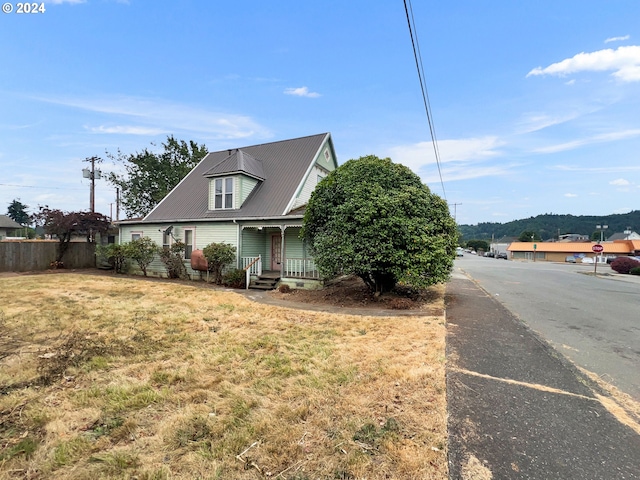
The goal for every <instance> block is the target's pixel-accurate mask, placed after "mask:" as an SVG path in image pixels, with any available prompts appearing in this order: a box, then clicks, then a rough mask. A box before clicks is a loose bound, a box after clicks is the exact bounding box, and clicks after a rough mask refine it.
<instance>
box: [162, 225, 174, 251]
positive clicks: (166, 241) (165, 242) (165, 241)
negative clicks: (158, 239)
mask: <svg viewBox="0 0 640 480" xmlns="http://www.w3.org/2000/svg"><path fill="white" fill-rule="evenodd" d="M171 243H172V242H171V233H169V232H167V230H166V229H165V230H163V231H162V248H170V247H171Z"/></svg>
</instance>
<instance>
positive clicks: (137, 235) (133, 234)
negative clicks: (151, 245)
mask: <svg viewBox="0 0 640 480" xmlns="http://www.w3.org/2000/svg"><path fill="white" fill-rule="evenodd" d="M141 238H142V232H131V241H132V242H133V241H134V240H140V239H141Z"/></svg>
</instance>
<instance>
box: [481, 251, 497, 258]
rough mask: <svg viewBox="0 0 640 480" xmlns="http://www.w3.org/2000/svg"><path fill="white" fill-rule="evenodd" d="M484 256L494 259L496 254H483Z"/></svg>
mask: <svg viewBox="0 0 640 480" xmlns="http://www.w3.org/2000/svg"><path fill="white" fill-rule="evenodd" d="M484 256H485V257H489V258H493V257H495V256H496V254H495V253H493V252H484Z"/></svg>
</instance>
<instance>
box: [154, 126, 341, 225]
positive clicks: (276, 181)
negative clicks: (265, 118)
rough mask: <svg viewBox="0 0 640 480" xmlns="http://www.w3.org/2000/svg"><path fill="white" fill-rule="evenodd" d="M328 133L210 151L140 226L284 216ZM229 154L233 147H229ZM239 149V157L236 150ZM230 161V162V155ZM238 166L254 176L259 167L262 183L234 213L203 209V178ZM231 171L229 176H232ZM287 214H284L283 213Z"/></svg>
mask: <svg viewBox="0 0 640 480" xmlns="http://www.w3.org/2000/svg"><path fill="white" fill-rule="evenodd" d="M330 138H331V136H330V134H329V133H322V134H318V135H312V136H308V137H302V138H295V139H292V140H283V141H279V142H272V143H264V144H261V145H253V146H249V147H241V148H239V149H237V150H236V152H235V153H233V154H232V153H231V152H230V151H229V150H221V151H218V152H211V153H209V154H207V156H205V157H204V158H203V159H202V161H201V162H200V163H199V164H198V165H197V166H196V167H195V168H194V169H193V170H191V172H189V174H188V175H187V176H186V177H185V178H184V179H182V181H181V182H180V183H179V184H178V185H177V186H176V187H175V188H174V189H173V190H172V191H171V192H170V193H169V194H168V195H167V196H166V197H165V198H164V199H163V200H162V201H161V202H160V203H159V204H158V205H157V206H156V207H155V208H154V209H153V210H152V211H151V212H150V213H149V214H148V215H147V216H146V217H145V218H144V220H143V221H144V222H166V221H176V220H178V219H180V220H185V221H188V220H202V219H212V220H217V219H234V218H245V219H246V218H264V217H278V216H282V214H283V212H285V210H286V208H287V205H288V204H289V202H290V200H291V199H292V198H293V197H294V195H295V194H296V190H297V188H298V187H299V186H300V184H301V182H302V180H303V179H304V175H305V174H306V172H307V170H308V168H309V166H310V165H311V163H312V162H313V161H314V160H315V159H316V156H317V154H318V152H319V150H320V148H321V147H322V145H323V144H324V142H325V141H330ZM234 150H235V149H234ZM239 151H242V159H241V160H240V159H239V157H240V155H237V152H239ZM234 155H235V157H236V158H235V159H232V157H234ZM240 162H242V165H241V166H242V168H244V169H248V170H250V171H251V172H246V173H249V174H251V175H252V176H256V174H257V173H259V172H258V165H259V163H261V164H262V169H263V171H262V172H261V173H262V177H263V178H264V180H263V181H261V182H259V183H258V185H257V186H256V187H255V188H254V190H253V191H252V192H251V194H250V195H249V197H248V198H247V199H246V200H245V202H244V204H243V205H242V207H241V208H239V209H233V210H209V181H210V179H209V178H208V177H207V175H208V176H217V175H219V174H222V173H225V170H228V172H227V173H229V174H230V173H238V172H241V171H242V170H239V169H238V167H239V166H240ZM232 170H233V172H232ZM287 213H288V212H287Z"/></svg>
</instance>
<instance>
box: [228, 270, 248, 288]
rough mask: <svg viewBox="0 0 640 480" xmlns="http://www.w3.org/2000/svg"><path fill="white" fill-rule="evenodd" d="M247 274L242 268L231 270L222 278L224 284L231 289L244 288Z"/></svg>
mask: <svg viewBox="0 0 640 480" xmlns="http://www.w3.org/2000/svg"><path fill="white" fill-rule="evenodd" d="M245 281H246V273H245V271H244V270H242V269H241V268H234V269H233V270H229V271H228V272H226V273H225V274H224V275H223V276H222V284H223V285H225V286H227V287H231V288H244V287H245Z"/></svg>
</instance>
